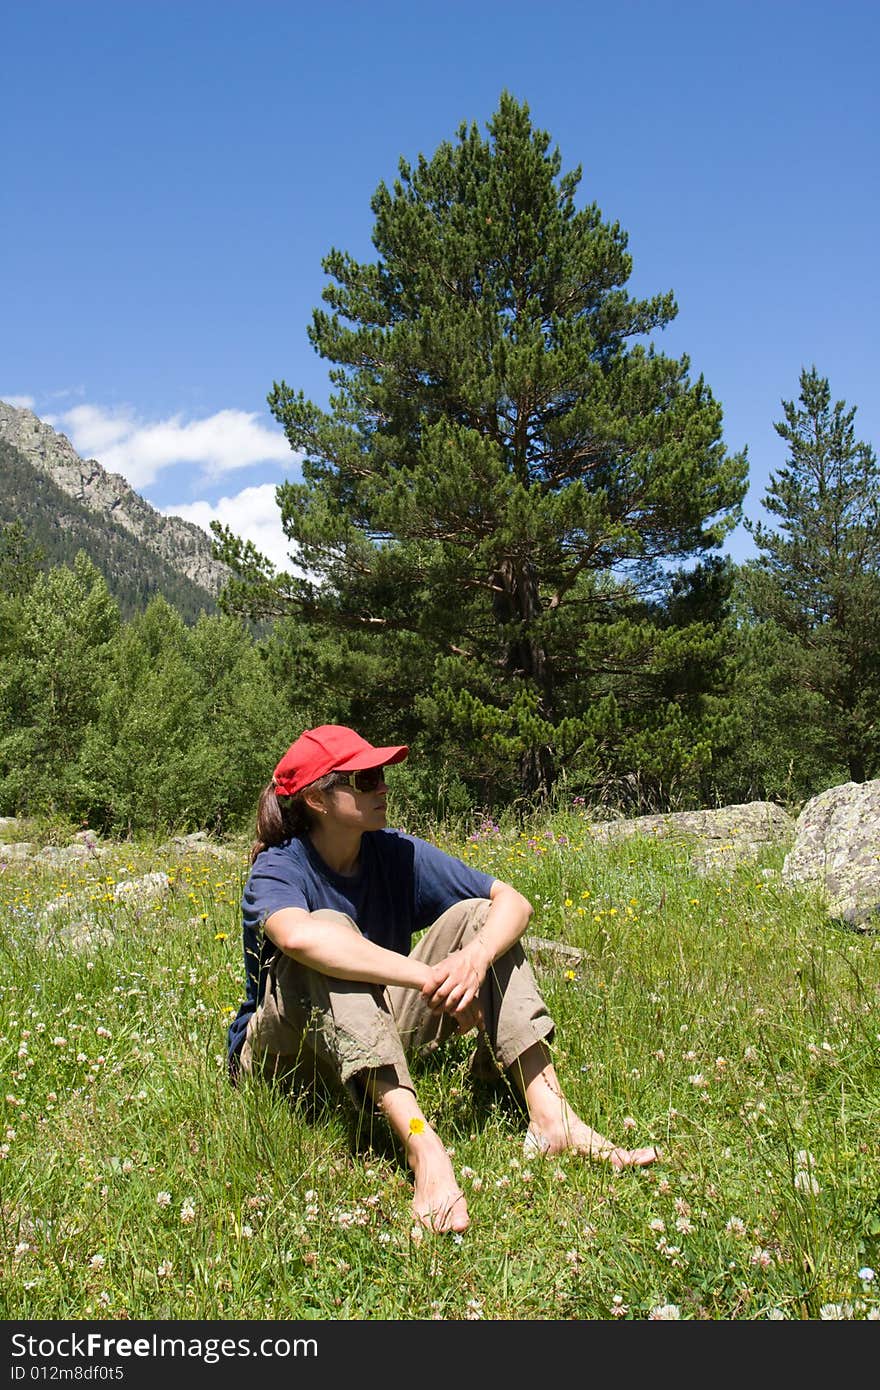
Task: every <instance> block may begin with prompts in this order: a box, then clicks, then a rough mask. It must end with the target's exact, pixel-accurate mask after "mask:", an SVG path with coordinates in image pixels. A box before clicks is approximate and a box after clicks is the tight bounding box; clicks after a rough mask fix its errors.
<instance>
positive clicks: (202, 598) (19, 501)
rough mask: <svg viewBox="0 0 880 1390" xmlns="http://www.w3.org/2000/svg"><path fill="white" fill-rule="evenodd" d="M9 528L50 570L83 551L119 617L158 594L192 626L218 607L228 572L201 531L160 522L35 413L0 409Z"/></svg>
mask: <svg viewBox="0 0 880 1390" xmlns="http://www.w3.org/2000/svg"><path fill="white" fill-rule="evenodd" d="M14 521H19V523H21V524H22V525H24V528H25V534H26V535H28V537H29V539H31V541H32V542H35V543H36V545H38V546H39V548H40V550H42V552H43V556H44V563H46V564H49V566H54V564H70V563H72V560H74V557H75V555H76V552H78V550H85V553H86V555H88V556H89V559H90V560H92V562H93V563H95V564H96V566H97V569H99V570H100V571H101V574H103V575H104V578H106V581H107V585H108V588H110V591H111V594H113V595H114V598H115V599H117V602H118V603H120V609H121V612H122V613H124V616H125V617H131V616H132V614H133V613H135V612H138V610H142V609H145V607H146V605H147V603H149V602H150V599H152V598H153V596H154V595H156V594H163V595H164V596H165V598H167V599H168V602H171V603H172V605H174V606H175V607H178V609H179V612H181V613H182V614H184V617H185V619H186V621H195V620H196V619H197V616H199V613H200V612H207V613H213V612H215V610H217V595H218V594H220V589H221V588H222V585H224V582H225V580H227V578H228V575H229V570H228V569H227V566H224V564H221V563H220V562H218V560H215V559H214V556H213V555H211V538H210V537H209V535H206V532H204V531H202V530H200V527H196V525H195V524H193V523H192V521H185V520H184V518H182V517H174V516H168V517H165V516H163V514H161V513H160V512H157V510H156V507H153V506H152V505H150V503H149V502H147V500H146V499H145V498H142V496H140V495H139V493H138V492H135V489H133V488H131V486H129V484H128V482H127V481H125V478H122V477H121V475H120V474H115V473H108V471H107V470H106V468H104V467H103V466H101V464H100V463H99V461H97V460H96V459H82V457H81V456H79V455H78V453H76V450H75V449H74V446H72V443H71V441H70V439H68V438H67V435H64V434H61V432H60V431H57V430H54V428H53V427H51V425H49V424H46V421H43V420H40V418H39V417H38V416H35V414H33V411H31V410H24V409H21V407H18V406H11V404H8V402H0V524H4V523H14Z"/></svg>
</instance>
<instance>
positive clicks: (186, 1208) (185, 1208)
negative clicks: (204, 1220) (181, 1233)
mask: <svg viewBox="0 0 880 1390" xmlns="http://www.w3.org/2000/svg"><path fill="white" fill-rule="evenodd" d="M180 1219H181V1221H182V1223H183V1225H184V1226H190V1225H192V1223H193V1221H195V1219H196V1209H195V1205H194V1203H193V1200H192V1198H191V1197H187V1199H186V1201H185V1202H183V1203H182V1205H181V1208H180Z"/></svg>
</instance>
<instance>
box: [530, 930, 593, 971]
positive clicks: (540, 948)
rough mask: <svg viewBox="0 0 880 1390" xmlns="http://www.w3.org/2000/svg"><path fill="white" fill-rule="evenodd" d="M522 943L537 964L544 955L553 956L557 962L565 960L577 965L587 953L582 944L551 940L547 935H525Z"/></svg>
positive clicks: (541, 961) (540, 962) (569, 963)
mask: <svg viewBox="0 0 880 1390" xmlns="http://www.w3.org/2000/svg"><path fill="white" fill-rule="evenodd" d="M522 944H523V946H525V948H526V950H527V952H528V953H529V957H530V959H531V960H532V961H533V962H534V963H535V964H542V963H543V957H544V956H551V957H552V958H553V959H554V960H555V961H556V962H557V963H558V962H559V961H565V962H566V963H567V964H568V965H576V964H577V963H578V962H579V961H582V960H583V959H584V957H585V955H586V954H587V953H586V951H584V950H582V949H581V947H580V946H571V945H569V944H568V943H567V942H565V941H550V940H549V939H548V938H547V937H546V936H524V937H523V940H522Z"/></svg>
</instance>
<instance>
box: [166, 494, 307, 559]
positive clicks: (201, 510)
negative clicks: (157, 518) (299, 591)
mask: <svg viewBox="0 0 880 1390" xmlns="http://www.w3.org/2000/svg"><path fill="white" fill-rule="evenodd" d="M162 512H163V513H164V514H165V516H182V517H183V519H184V521H194V522H195V524H196V526H201V527H202V529H203V530H205V531H207V532H208V534H209V535H212V534H213V533H212V532H211V528H210V522H212V521H220V522H222V523H223V525H224V526H228V527H229V529H230V530H231V531H232V532H233V533H234V535H236V536H240V537H241V538H242V540H246V541H253V543H254V545H255V546H256V547H257V549H258V550H259V551H260V553H261V554H263V555H265V556H266V557H267V559H269V560H271V561H272V563H273V565H275V567H276V568H277V569H280V570H289V569H290V568H291V565H290V559H289V557H288V541H287V537H286V536H285V534H284V531H283V530H282V527H281V512H280V511H279V509H278V503H277V502H276V501H275V484H274V483H261V484H260V486H259V487H246V488H243V489H242V491H241V492H238V493H236V494H235V496H234V497H221V498H220V499H219V501H217V502H213V503H212V502H187V503H185V504H183V505H181V506H179V507H163V508H162Z"/></svg>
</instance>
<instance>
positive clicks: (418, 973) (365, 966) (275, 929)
mask: <svg viewBox="0 0 880 1390" xmlns="http://www.w3.org/2000/svg"><path fill="white" fill-rule="evenodd" d="M265 932H266V935H267V936H268V937H269V939H270V941H274V943H275V945H276V946H278V947H280V949H281V950H282V951H283V952H284V953H285V955H288V956H292V957H293V959H294V960H297V961H299V962H300V964H301V965H306V966H308V967H309V969H311V970H317V971H319V972H320V973H321V974H322V975H330V976H332V977H333V978H334V979H337V980H363V981H364V983H365V984H375V985H404V986H408V987H409V988H410V989H422V987H423V986H424V985H425V984H426V983H427V981H428V977H429V975H430V967H429V966H427V965H425V964H424V963H423V962H422V961H418V960H412V959H411V958H410V957H409V956H402V955H401V954H400V953H399V952H398V951H388V950H386V948H385V947H384V946H377V945H375V943H374V942H372V941H368V940H367V938H366V937H365V936H361V934H360V932H356V931H352V929H351V927H346V926H344V925H343V924H342V923H341V922H328V921H326V920H324V919H323V918H318V919H316V918H315V917H313V916H312V914H311V913H309V912H306V911H305V910H304V909H303V908H301V907H286V908H283V909H282V910H281V911H279V912H273V913H272V915H271V917H267V918H266V923H265Z"/></svg>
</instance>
